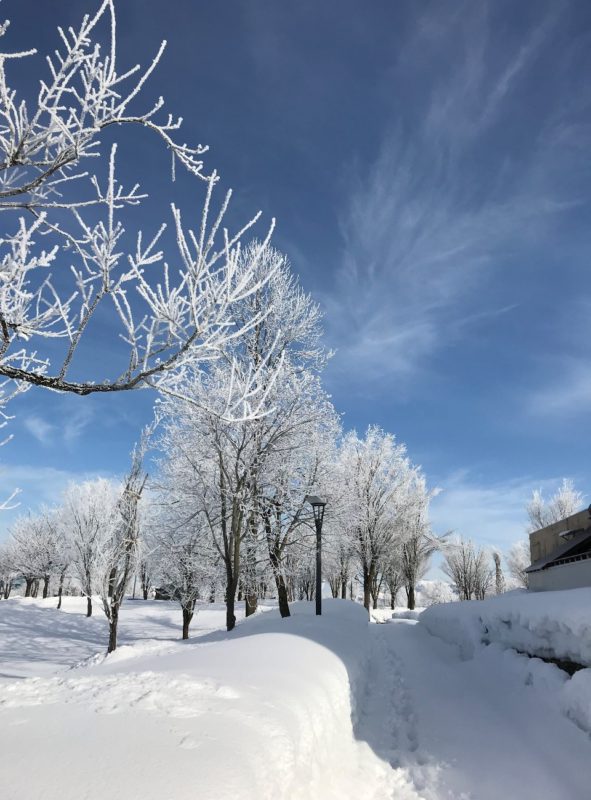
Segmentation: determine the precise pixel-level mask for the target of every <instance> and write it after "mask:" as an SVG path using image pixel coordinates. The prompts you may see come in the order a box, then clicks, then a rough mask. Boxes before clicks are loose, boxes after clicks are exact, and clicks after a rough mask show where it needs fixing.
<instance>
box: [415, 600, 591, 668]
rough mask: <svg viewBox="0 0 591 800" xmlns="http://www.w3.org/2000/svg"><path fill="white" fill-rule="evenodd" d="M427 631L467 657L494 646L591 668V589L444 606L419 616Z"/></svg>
mask: <svg viewBox="0 0 591 800" xmlns="http://www.w3.org/2000/svg"><path fill="white" fill-rule="evenodd" d="M421 624H422V625H425V626H426V627H427V630H429V632H430V633H432V634H434V635H435V636H438V637H440V638H441V639H444V640H445V641H447V642H452V643H454V644H457V645H459V646H460V647H461V648H462V652H463V654H464V656H465V657H470V656H471V655H473V654H474V651H475V649H477V648H478V647H480V646H481V644H482V643H485V644H488V643H490V642H496V643H498V644H502V645H505V646H507V647H513V648H515V649H516V650H521V651H523V652H526V653H530V654H531V655H537V656H540V657H542V658H561V659H569V660H571V661H576V662H577V663H579V664H583V665H584V666H591V589H570V590H569V591H562V592H526V591H525V590H522V591H515V592H507V593H506V594H502V595H499V596H498V597H491V598H490V599H487V600H483V601H480V600H472V601H470V602H463V603H445V604H442V605H436V606H432V607H431V608H429V609H427V610H426V611H425V612H424V613H423V614H422V615H421Z"/></svg>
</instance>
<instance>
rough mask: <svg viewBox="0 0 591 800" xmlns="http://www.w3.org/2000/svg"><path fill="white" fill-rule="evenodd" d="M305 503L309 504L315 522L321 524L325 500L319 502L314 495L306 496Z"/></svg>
mask: <svg viewBox="0 0 591 800" xmlns="http://www.w3.org/2000/svg"><path fill="white" fill-rule="evenodd" d="M305 499H306V502H308V503H310V505H311V506H312V510H313V511H314V519H315V520H316V522H320V523H322V520H323V519H324V507H325V505H326V500H321V499H320V498H319V497H317V496H316V495H315V494H308V495H306V498H305Z"/></svg>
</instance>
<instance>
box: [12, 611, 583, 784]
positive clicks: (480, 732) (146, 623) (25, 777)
mask: <svg viewBox="0 0 591 800" xmlns="http://www.w3.org/2000/svg"><path fill="white" fill-rule="evenodd" d="M53 604H54V603H53V601H25V600H22V599H14V600H9V601H6V602H1V603H0V662H1V663H2V667H1V669H0V672H1V673H2V675H3V678H2V680H1V682H0V786H1V787H2V792H3V795H2V796H4V795H5V796H6V797H8V798H12V797H15V798H16V797H19V798H20V797H23V798H27V800H37V798H39V799H40V798H44V800H74V798H76V800H82V799H83V800H95V799H96V800H98V798H104V797H105V796H118V797H119V796H120V797H125V798H136V797H137V798H142V800H156V798H157V799H158V800H184V799H185V798H191V799H192V800H195V798H197V800H200V799H201V798H202V799H203V800H220V799H221V800H224V799H225V798H228V799H229V798H233V800H234V799H238V800H241V799H243V800H250V799H251V798H252V799H253V800H254V799H255V798H256V800H259V799H260V800H265V798H273V800H282V799H283V798H285V800H288V799H289V800H291V798H295V799H296V800H297V799H298V798H302V799H303V798H306V800H316V798H318V800H326V799H327V798H328V799H329V800H330V798H339V800H340V799H341V798H351V800H353V798H355V800H361V799H363V800H373V799H374V798H375V800H377V799H378V798H380V800H382V798H397V800H417V799H418V798H423V799H424V800H442V799H443V798H446V799H447V800H489V799H490V800H493V799H494V800H498V798H499V797H506V798H511V800H529V798H531V799H532V800H533V799H534V798H535V800H587V798H588V797H589V788H588V787H589V783H590V780H591V740H590V738H589V736H588V735H587V734H586V733H584V732H583V731H582V730H581V729H580V728H579V727H577V726H576V725H574V724H573V723H572V722H571V721H570V720H568V719H567V718H566V717H565V716H564V715H563V714H561V713H560V709H559V708H558V707H557V705H556V703H555V702H554V701H553V699H552V695H553V692H554V691H555V689H556V686H557V679H556V676H555V673H557V672H558V670H557V668H556V667H553V666H550V665H546V664H541V667H540V669H542V668H543V670H547V671H548V672H546V673H545V674H546V675H547V677H548V676H551V677H548V680H547V681H546V683H545V684H544V683H543V682H542V681H541V680H537V681H534V682H532V681H531V680H528V677H527V670H526V668H525V666H523V665H522V666H519V665H520V664H521V662H520V661H519V658H520V657H518V656H515V655H514V654H510V653H508V652H504V651H502V650H501V648H500V647H496V646H492V647H488V648H484V647H482V648H481V649H479V650H478V652H475V654H474V657H473V658H471V659H470V660H466V659H464V658H463V657H462V654H461V652H460V650H459V648H458V647H457V646H456V645H453V644H449V643H447V642H444V641H442V640H441V639H440V638H437V637H434V636H433V635H431V634H430V633H429V631H428V630H427V628H426V626H425V625H422V624H416V622H415V621H414V620H405V619H395V620H392V621H391V622H390V623H389V624H381V625H377V624H368V622H367V615H366V614H365V612H364V610H363V609H362V608H360V607H359V606H358V605H356V604H353V603H351V602H350V601H339V600H334V601H333V600H330V601H325V604H324V612H325V613H324V615H323V617H322V618H320V619H319V618H317V617H315V616H314V607H313V604H308V603H301V604H295V605H294V608H293V611H294V614H293V616H292V618H290V619H288V620H281V619H280V618H279V615H278V613H277V611H276V610H275V609H274V608H270V609H267V610H265V612H264V613H261V614H258V615H256V616H255V617H254V618H251V619H250V620H246V621H241V622H240V624H239V625H238V627H237V629H236V630H235V631H234V632H232V633H231V634H227V633H226V632H225V631H224V630H223V629H222V628H223V608H222V607H221V606H214V607H211V606H205V607H204V608H203V609H202V610H200V612H199V614H198V616H197V617H196V619H195V621H194V623H193V626H192V628H193V630H192V634H193V637H194V638H193V639H192V640H190V641H189V642H181V641H179V640H178V636H179V621H180V620H179V617H180V613H179V611H178V608H177V606H176V605H175V604H172V603H162V602H154V601H147V602H144V601H135V602H128V603H126V605H125V606H124V610H123V613H122V620H121V637H120V641H121V646H120V648H119V649H118V651H117V652H116V653H115V654H113V655H111V656H109V657H108V658H104V656H103V652H104V643H105V641H106V626H105V622H104V619H103V618H102V613H101V612H100V609H97V613H96V616H95V617H93V618H92V619H90V620H87V619H85V618H84V616H83V603H82V602H81V601H79V600H76V599H73V598H66V600H65V604H66V605H65V609H64V611H61V612H57V611H56V610H55V609H54V608H52V607H51V606H53ZM457 605H458V606H459V605H460V604H457ZM426 613H428V612H426ZM521 660H522V662H525V661H526V659H525V657H521ZM527 663H528V664H531V663H537V664H540V663H541V662H532V661H531V660H529V659H527ZM72 666H74V668H71V667H72ZM579 674H582V673H579ZM565 681H566V679H564V680H563V679H562V678H561V682H560V686H563V684H564V683H565ZM573 685H574V684H573Z"/></svg>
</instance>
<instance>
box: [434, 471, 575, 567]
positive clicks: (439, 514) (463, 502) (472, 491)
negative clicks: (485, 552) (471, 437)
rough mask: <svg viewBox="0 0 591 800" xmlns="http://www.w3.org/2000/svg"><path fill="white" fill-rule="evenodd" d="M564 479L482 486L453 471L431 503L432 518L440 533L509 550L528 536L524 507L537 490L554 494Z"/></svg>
mask: <svg viewBox="0 0 591 800" xmlns="http://www.w3.org/2000/svg"><path fill="white" fill-rule="evenodd" d="M561 480H562V477H554V478H545V479H543V480H539V479H536V478H533V477H527V476H526V477H521V478H515V479H513V480H509V481H501V482H496V483H494V482H491V483H483V482H482V481H481V480H478V479H477V477H476V476H473V475H471V474H470V473H468V472H466V471H460V472H454V473H453V474H451V475H449V476H448V477H447V478H446V479H444V480H443V481H442V482H441V483H440V485H441V488H442V491H441V493H440V494H439V495H438V496H437V497H435V498H434V500H433V501H432V503H431V519H432V522H433V526H434V528H435V530H436V532H437V533H438V534H442V533H445V532H446V531H450V530H453V531H455V532H456V533H458V534H460V535H462V536H465V537H466V538H468V539H473V540H474V541H475V542H478V543H479V544H481V545H483V546H485V547H494V548H498V549H499V550H501V551H507V550H508V549H509V547H510V546H511V545H512V544H513V543H514V542H515V541H517V540H518V539H520V538H524V537H525V535H526V525H527V515H526V511H525V506H526V503H527V502H528V500H529V499H530V497H531V493H532V491H533V490H534V489H542V491H543V492H544V493H545V494H547V495H548V494H552V493H553V492H554V491H555V490H556V489H557V488H558V486H559V485H560V482H561Z"/></svg>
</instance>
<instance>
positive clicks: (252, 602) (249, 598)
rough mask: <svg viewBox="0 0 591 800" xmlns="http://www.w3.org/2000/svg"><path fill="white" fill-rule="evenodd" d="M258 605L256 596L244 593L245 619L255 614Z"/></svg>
mask: <svg viewBox="0 0 591 800" xmlns="http://www.w3.org/2000/svg"><path fill="white" fill-rule="evenodd" d="M258 603H259V599H258V597H257V596H256V594H255V593H254V592H253V593H250V592H247V593H246V595H245V598H244V604H245V611H246V616H247V617H250V616H252V615H253V614H254V613H255V612H256V610H257V606H258Z"/></svg>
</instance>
